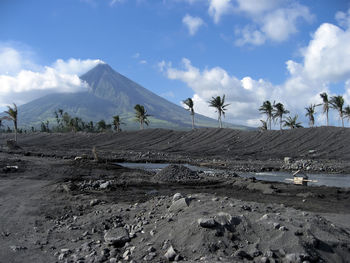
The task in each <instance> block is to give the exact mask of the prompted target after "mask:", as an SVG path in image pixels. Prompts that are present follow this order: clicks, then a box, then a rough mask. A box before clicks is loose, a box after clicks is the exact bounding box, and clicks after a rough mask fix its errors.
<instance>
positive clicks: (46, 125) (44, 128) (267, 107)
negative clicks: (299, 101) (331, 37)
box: [0, 92, 350, 141]
mask: <svg viewBox="0 0 350 263" xmlns="http://www.w3.org/2000/svg"><path fill="white" fill-rule="evenodd" d="M320 97H321V98H322V103H321V104H311V105H309V106H307V107H305V110H306V113H305V116H306V117H308V119H309V127H314V126H315V115H316V114H317V112H316V109H317V107H319V106H322V113H323V114H325V115H326V125H327V126H328V125H329V110H330V109H334V110H336V111H337V113H338V114H339V118H340V119H341V122H342V127H344V119H347V120H348V121H350V106H346V107H344V98H343V96H340V95H337V96H332V97H331V98H330V99H329V98H328V95H327V93H325V92H324V93H321V94H320ZM183 104H184V105H186V106H187V110H188V111H189V112H190V115H191V117H192V129H194V128H195V122H194V115H195V111H194V102H193V100H192V99H191V98H187V99H186V100H184V101H183ZM208 104H209V107H213V108H215V109H216V112H217V113H218V121H219V127H220V128H222V120H221V118H222V116H225V111H226V110H227V106H229V104H225V95H223V96H222V97H220V96H217V97H212V99H211V100H209V101H208ZM134 110H135V115H134V117H135V118H134V120H135V121H136V122H138V123H139V124H140V129H141V130H143V129H144V125H145V124H146V125H147V126H148V125H149V123H150V120H149V117H151V115H149V114H148V113H147V110H146V109H145V107H144V106H143V105H140V104H136V105H135V106H134ZM259 112H260V113H261V114H264V115H265V116H266V119H265V120H260V122H261V127H260V130H268V129H270V130H271V129H272V121H273V122H274V123H277V122H278V124H279V128H280V130H282V128H283V127H287V128H290V129H295V128H302V127H303V126H302V125H301V123H300V122H299V121H298V115H293V116H292V115H288V116H286V115H287V114H289V113H290V112H289V110H287V109H286V108H285V106H284V105H283V104H282V103H281V102H278V103H276V102H273V103H271V102H270V101H269V100H266V101H264V102H263V104H262V105H261V106H260V108H259ZM5 114H6V116H4V117H2V118H0V131H1V132H8V133H10V132H14V133H15V141H17V133H28V132H37V131H40V132H79V131H84V132H113V131H115V132H117V133H118V132H120V131H121V130H122V129H121V126H122V125H126V124H125V123H124V122H123V121H122V119H121V118H120V116H119V115H115V116H113V118H112V120H111V123H108V122H106V121H105V120H103V119H102V120H100V121H98V122H97V123H94V122H93V121H87V122H86V121H84V120H82V119H81V118H79V117H74V116H71V115H70V114H69V113H68V112H65V111H64V110H63V109H58V110H57V111H55V112H54V113H53V114H54V120H55V122H54V123H51V124H50V121H49V120H47V121H42V122H41V125H40V130H36V128H34V127H31V128H30V130H25V129H18V127H17V123H18V109H17V105H16V104H15V103H14V104H13V106H12V107H11V106H8V110H7V111H5ZM4 120H7V121H12V122H13V129H11V128H10V127H9V126H7V128H5V126H4V122H3V121H4Z"/></svg>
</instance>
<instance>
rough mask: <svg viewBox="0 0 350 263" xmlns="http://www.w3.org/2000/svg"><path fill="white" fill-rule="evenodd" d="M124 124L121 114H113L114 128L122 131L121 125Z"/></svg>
mask: <svg viewBox="0 0 350 263" xmlns="http://www.w3.org/2000/svg"><path fill="white" fill-rule="evenodd" d="M122 124H124V123H123V122H122V121H121V119H120V117H119V115H116V116H113V126H114V130H116V131H117V132H120V125H122Z"/></svg>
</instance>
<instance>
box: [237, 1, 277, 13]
mask: <svg viewBox="0 0 350 263" xmlns="http://www.w3.org/2000/svg"><path fill="white" fill-rule="evenodd" d="M236 2H237V9H238V11H242V12H246V13H248V14H252V15H256V14H261V13H263V12H266V11H268V10H271V9H273V8H275V7H277V6H279V5H280V4H282V1H281V0H259V1H256V0H236Z"/></svg>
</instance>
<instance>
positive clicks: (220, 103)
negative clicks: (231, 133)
mask: <svg viewBox="0 0 350 263" xmlns="http://www.w3.org/2000/svg"><path fill="white" fill-rule="evenodd" d="M208 103H209V107H213V108H215V109H216V111H217V113H218V121H219V127H220V128H222V121H221V115H223V116H224V117H225V111H226V107H227V106H229V105H230V104H225V95H223V96H222V98H221V97H220V96H217V97H212V99H211V100H210V101H208Z"/></svg>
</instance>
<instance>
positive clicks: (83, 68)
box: [53, 58, 104, 76]
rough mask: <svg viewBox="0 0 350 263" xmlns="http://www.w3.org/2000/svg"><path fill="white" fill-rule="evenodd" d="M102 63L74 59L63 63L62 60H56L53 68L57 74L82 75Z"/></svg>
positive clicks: (99, 61) (100, 61)
mask: <svg viewBox="0 0 350 263" xmlns="http://www.w3.org/2000/svg"><path fill="white" fill-rule="evenodd" d="M102 63H104V62H103V61H102V60H99V59H94V60H93V59H85V60H81V59H74V58H70V59H69V60H68V61H64V60H62V59H58V60H57V61H56V62H55V63H54V64H53V68H54V69H55V70H57V71H58V72H59V73H63V74H70V75H78V76H80V75H82V74H83V73H85V72H87V71H88V70H90V69H92V68H93V67H94V66H96V65H97V64H102Z"/></svg>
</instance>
